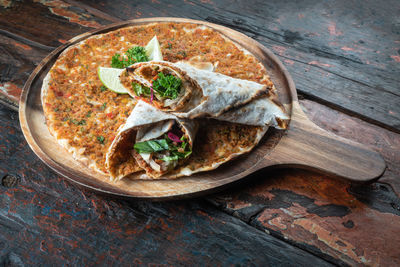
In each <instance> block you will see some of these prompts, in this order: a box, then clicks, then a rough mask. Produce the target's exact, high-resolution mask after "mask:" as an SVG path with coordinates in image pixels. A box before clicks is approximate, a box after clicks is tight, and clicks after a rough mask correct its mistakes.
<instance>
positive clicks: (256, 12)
mask: <svg viewBox="0 0 400 267" xmlns="http://www.w3.org/2000/svg"><path fill="white" fill-rule="evenodd" d="M90 5H91V6H92V7H95V8H97V9H100V10H102V11H103V12H106V13H108V14H111V15H113V16H115V17H119V18H121V19H132V18H138V17H149V16H150V17H151V16H177V17H188V18H194V19H202V20H206V21H210V22H215V23H217V24H222V25H225V26H228V27H230V28H233V29H236V30H238V31H241V32H243V33H245V34H247V35H249V36H251V37H253V38H255V39H256V40H258V41H260V42H261V43H262V44H264V45H266V46H267V47H269V48H272V50H273V51H274V52H275V53H276V54H278V55H279V56H280V58H281V59H282V61H283V62H284V63H285V65H286V66H287V68H288V70H289V71H290V73H291V74H292V75H293V78H294V81H295V83H296V85H297V88H298V90H299V91H300V92H302V93H304V94H306V95H308V96H310V97H312V98H313V99H319V100H323V101H325V102H326V103H330V104H331V105H332V106H335V107H337V108H340V109H342V110H344V111H346V112H349V113H351V114H357V115H358V116H360V117H362V118H364V119H367V120H368V121H371V122H374V123H376V124H378V125H383V126H386V127H388V128H390V129H394V130H396V131H400V105H398V103H400V91H399V87H398V84H399V82H400V80H399V77H400V69H399V62H400V39H399V38H400V36H399V29H398V27H397V26H396V24H395V23H394V21H395V18H396V17H397V14H398V8H399V3H398V2H396V1H389V2H385V4H381V3H379V2H376V1H363V3H362V4H360V3H358V2H355V1H351V2H349V1H334V2H320V1H314V0H309V1H301V2H292V3H290V2H282V1H279V2H257V1H254V2H252V3H250V2H248V1H245V2H234V3H232V2H231V1H215V2H212V1H174V2H172V3H171V2H170V3H168V4H162V3H159V2H158V1H152V2H150V1H146V2H141V3H132V4H128V3H125V2H123V1H102V2H97V1H91V2H90ZM161 7H162V8H161Z"/></svg>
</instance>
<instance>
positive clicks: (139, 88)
mask: <svg viewBox="0 0 400 267" xmlns="http://www.w3.org/2000/svg"><path fill="white" fill-rule="evenodd" d="M132 88H133V90H134V91H135V94H136V95H137V96H141V95H150V88H149V87H146V86H143V85H141V84H138V83H135V82H132Z"/></svg>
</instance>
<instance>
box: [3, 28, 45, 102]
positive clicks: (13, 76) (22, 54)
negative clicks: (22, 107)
mask: <svg viewBox="0 0 400 267" xmlns="http://www.w3.org/2000/svg"><path fill="white" fill-rule="evenodd" d="M27 43H29V44H27ZM0 51H1V54H2V56H1V57H0V74H1V75H0V100H3V101H7V100H9V101H10V104H11V105H13V106H15V107H17V105H16V103H18V101H19V96H20V95H21V91H22V87H23V85H24V83H25V81H26V80H27V79H28V77H29V75H30V74H31V72H32V71H33V69H34V68H35V66H36V65H37V64H38V63H39V62H40V61H41V60H42V59H43V58H44V57H45V56H46V55H47V54H48V53H49V51H48V49H46V47H43V46H42V45H41V44H36V43H32V42H28V41H27V40H25V39H21V38H19V37H18V36H15V35H12V34H8V33H4V32H0Z"/></svg>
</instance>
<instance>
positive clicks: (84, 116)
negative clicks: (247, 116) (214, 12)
mask: <svg viewBox="0 0 400 267" xmlns="http://www.w3.org/2000/svg"><path fill="white" fill-rule="evenodd" d="M154 35H157V38H158V40H159V42H160V46H161V50H162V54H163V56H164V60H166V61H170V62H176V61H179V60H189V59H191V60H197V61H204V62H212V63H217V64H216V65H217V67H216V69H215V71H216V72H219V73H222V74H225V75H229V76H231V77H234V78H239V79H247V80H251V81H255V82H259V83H263V84H266V85H269V86H271V85H272V82H271V81H270V79H269V77H268V75H267V74H266V71H265V69H264V68H263V67H262V65H261V64H259V62H258V61H257V59H256V58H255V57H254V56H252V55H250V54H247V53H244V52H243V51H241V50H240V49H238V48H237V47H236V46H235V45H234V44H233V43H232V42H230V41H228V40H226V39H224V38H223V37H222V36H221V35H220V34H219V33H217V32H215V31H213V30H211V29H208V28H202V27H199V26H198V25H196V24H187V23H158V24H151V25H148V26H134V27H127V28H122V29H119V30H116V31H113V32H109V33H107V34H103V35H98V36H93V37H91V38H89V39H86V40H85V41H83V42H81V43H80V44H78V45H77V46H74V47H71V48H70V49H68V50H67V51H65V52H64V53H63V54H62V55H61V56H60V58H59V59H58V60H57V61H56V63H55V64H54V66H53V67H52V69H51V70H50V75H51V79H50V83H49V87H48V92H47V94H46V96H45V98H44V112H45V116H46V120H47V124H48V126H49V129H50V131H51V132H52V134H53V135H55V136H56V137H57V139H66V140H68V143H69V145H70V146H71V147H74V148H77V149H79V150H80V151H81V152H82V156H84V157H85V158H88V159H89V160H90V162H93V163H95V165H96V167H97V168H98V169H99V170H101V171H103V172H107V171H106V168H105V155H106V152H107V149H108V147H109V146H110V144H111V142H112V141H113V139H114V138H115V135H116V133H117V130H118V127H119V126H120V125H121V124H123V123H124V122H125V120H126V118H127V117H128V116H129V114H130V112H131V110H132V109H133V107H134V105H135V100H134V99H132V98H131V97H130V96H129V95H122V94H117V93H114V92H112V91H109V90H107V88H105V87H104V86H103V85H102V83H101V81H100V80H99V78H98V75H97V68H98V67H100V66H103V67H110V66H111V58H112V56H113V55H114V54H115V53H120V54H123V53H124V52H125V51H126V50H127V49H129V48H131V47H133V46H135V45H140V46H145V45H146V44H147V43H148V42H149V41H150V39H151V38H152V37H153V36H154ZM211 124H212V125H213V126H210V122H208V124H207V131H200V132H201V134H202V135H203V136H202V137H201V139H199V142H197V141H196V142H195V145H194V150H193V155H192V156H191V158H190V159H189V161H188V165H190V166H191V168H197V167H199V166H203V167H204V166H207V165H209V164H211V163H215V162H218V161H223V160H224V158H227V157H228V156H229V155H231V154H232V153H239V152H240V151H241V148H247V147H252V146H254V145H255V142H256V140H255V136H256V133H257V132H258V131H259V130H260V127H254V126H244V125H237V124H227V123H222V122H218V121H214V120H213V121H212V122H211ZM201 140H206V142H207V143H205V144H201V143H200V142H201Z"/></svg>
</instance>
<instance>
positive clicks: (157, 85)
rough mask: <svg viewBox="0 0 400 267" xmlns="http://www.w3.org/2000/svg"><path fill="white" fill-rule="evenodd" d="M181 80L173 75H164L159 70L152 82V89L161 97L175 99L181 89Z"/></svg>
mask: <svg viewBox="0 0 400 267" xmlns="http://www.w3.org/2000/svg"><path fill="white" fill-rule="evenodd" d="M181 85H182V80H181V79H179V78H177V77H175V76H173V75H169V74H167V75H164V73H162V72H160V73H159V74H158V78H157V79H156V80H155V81H154V82H153V89H154V91H156V92H157V93H158V94H159V95H160V96H161V97H166V98H170V99H175V98H177V97H178V94H179V92H180V90H181Z"/></svg>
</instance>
